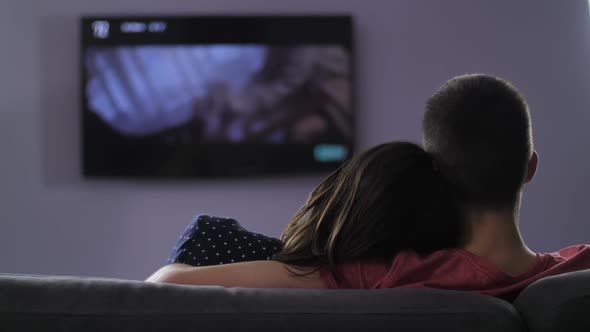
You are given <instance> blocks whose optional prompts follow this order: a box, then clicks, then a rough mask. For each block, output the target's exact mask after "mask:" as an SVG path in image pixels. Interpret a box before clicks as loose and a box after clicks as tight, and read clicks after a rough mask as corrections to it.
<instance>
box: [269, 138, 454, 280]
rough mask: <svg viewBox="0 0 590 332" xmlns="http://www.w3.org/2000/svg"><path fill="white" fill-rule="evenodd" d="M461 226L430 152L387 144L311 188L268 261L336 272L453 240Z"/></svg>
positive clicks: (450, 243)
mask: <svg viewBox="0 0 590 332" xmlns="http://www.w3.org/2000/svg"><path fill="white" fill-rule="evenodd" d="M461 230H462V226H461V222H460V218H459V213H458V210H457V209H456V206H455V203H454V200H453V198H452V194H451V191H450V188H449V187H448V185H447V184H446V183H445V181H444V180H443V179H442V178H441V177H440V175H439V174H438V172H437V170H436V165H435V164H434V161H433V159H432V158H431V157H430V156H429V155H428V153H427V152H425V151H424V150H423V149H422V148H421V147H419V146H418V145H416V144H413V143H407V142H394V143H386V144H381V145H378V146H376V147H374V148H372V149H369V150H368V151H366V152H364V153H362V154H360V155H358V156H355V157H353V158H352V159H350V160H349V161H347V162H346V163H344V164H343V165H342V166H341V167H340V168H338V169H337V170H336V171H335V172H334V173H332V174H331V175H329V176H328V177H327V178H326V179H325V180H324V181H323V182H322V183H321V184H320V185H319V186H318V187H317V188H315V189H314V190H313V191H312V192H311V194H310V195H309V197H308V199H307V201H306V202H305V204H304V205H303V207H302V208H301V209H300V210H299V211H298V212H297V213H296V214H295V216H294V217H293V218H292V219H291V221H290V222H289V224H288V225H287V227H286V229H285V231H284V232H283V234H282V237H281V240H282V242H283V249H282V251H281V252H279V253H278V254H276V255H275V256H273V259H274V260H276V261H280V262H283V263H285V264H288V265H290V266H292V267H294V268H298V267H312V268H314V269H313V271H316V270H317V269H319V268H320V267H323V266H326V267H328V269H329V270H330V271H331V272H332V273H334V274H335V276H336V277H338V276H337V274H336V273H335V271H336V266H337V264H340V263H346V262H351V261H355V260H358V259H366V258H367V259H374V258H385V259H391V258H393V256H394V255H395V254H396V253H397V252H399V251H400V250H403V249H412V250H415V251H417V252H419V253H429V252H432V251H435V250H438V249H441V248H446V247H454V246H457V245H458V244H459V241H460V240H461ZM307 271H309V270H307ZM292 272H293V273H295V274H299V273H297V272H295V271H293V270H292ZM300 274H305V273H300Z"/></svg>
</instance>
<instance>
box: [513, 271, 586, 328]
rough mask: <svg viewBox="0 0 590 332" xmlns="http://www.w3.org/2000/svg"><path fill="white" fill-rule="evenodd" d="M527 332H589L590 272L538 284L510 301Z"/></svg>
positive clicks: (549, 278)
mask: <svg viewBox="0 0 590 332" xmlns="http://www.w3.org/2000/svg"><path fill="white" fill-rule="evenodd" d="M514 306H515V307H516V309H517V310H518V311H519V312H520V314H521V316H522V319H523V320H524V322H525V324H526V325H527V326H528V327H529V330H530V331H531V332H540V331H543V332H549V331H564V332H567V331H584V332H588V331H590V270H585V271H578V272H571V273H565V274H561V275H557V276H551V277H547V278H543V279H541V280H538V281H536V282H534V283H532V284H531V285H529V286H528V287H527V288H526V289H525V290H524V291H523V292H522V293H521V294H520V296H519V297H518V298H517V299H516V301H514Z"/></svg>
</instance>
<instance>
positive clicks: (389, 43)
mask: <svg viewBox="0 0 590 332" xmlns="http://www.w3.org/2000/svg"><path fill="white" fill-rule="evenodd" d="M243 3H244V1H243V0H199V1H180V0H167V1H157V0H141V1H140V0H103V1H79V0H54V1H42V0H37V1H34V0H20V1H17V0H8V1H2V2H1V3H0V40H2V42H3V47H2V52H1V53H0V74H1V76H0V151H2V157H1V159H0V195H1V197H2V201H1V202H2V203H1V204H0V272H14V273H38V274H67V275H95V276H107V277H122V278H136V279H141V278H144V277H146V276H147V275H148V274H149V273H150V272H151V271H153V270H155V269H156V268H158V267H159V266H160V265H161V264H162V263H163V261H164V259H165V256H166V255H167V253H168V250H169V249H170V247H171V245H172V244H173V242H174V241H175V239H176V235H177V234H178V233H179V232H180V231H181V230H182V229H183V228H184V227H185V225H186V224H187V223H188V222H189V221H190V219H191V217H192V216H193V215H194V214H195V213H197V212H207V213H211V214H218V215H222V216H235V217H238V218H239V219H240V220H241V221H242V222H243V223H244V224H245V225H246V226H247V227H249V228H251V229H252V230H256V231H260V232H265V233H268V234H272V235H278V234H279V233H280V232H281V230H282V228H283V226H284V225H285V223H286V222H287V220H288V219H289V217H290V216H291V215H292V214H293V213H294V212H295V211H296V209H297V208H298V207H299V206H300V205H301V204H302V203H303V201H304V199H305V198H306V195H307V193H308V192H309V190H311V189H312V188H313V186H314V185H315V184H316V183H317V182H318V181H319V177H304V178H285V179H280V180H277V179H274V180H240V181H219V182H217V181H201V182H191V183H138V182H132V181H129V182H124V181H104V182H102V181H83V180H81V179H80V177H79V176H78V174H79V167H80V165H79V164H80V163H79V159H80V155H79V150H80V146H79V143H78V130H79V129H78V123H79V115H78V110H79V97H78V90H79V87H78V32H77V30H78V26H77V17H78V16H79V15H81V14H93V13H145V14H159V13H167V14H172V13H199V14H203V13H328V12H340V13H342V12H350V13H352V14H353V15H354V16H355V19H356V31H357V40H358V44H357V50H358V68H357V72H358V97H359V134H358V143H359V146H360V147H362V148H366V147H368V146H371V145H373V144H377V143H380V142H383V141H386V140H391V139H402V138H403V139H410V140H414V141H419V139H420V118H421V113H422V109H423V104H424V101H425V99H426V98H427V97H428V96H429V95H430V94H431V93H432V92H433V91H434V90H435V89H436V88H437V87H438V86H439V85H440V84H442V83H443V82H444V81H445V80H446V79H448V78H450V77H452V76H454V75H456V74H462V73H466V72H486V73H492V74H497V75H500V76H502V77H505V78H507V79H509V80H511V81H512V82H513V83H514V84H516V85H517V86H518V87H520V88H521V89H522V91H523V92H524V93H525V94H526V95H527V97H528V99H529V102H530V105H531V108H532V112H533V124H534V129H535V131H534V133H535V143H536V148H537V150H538V151H539V153H540V156H541V164H540V169H539V174H538V177H537V178H536V180H535V182H534V183H533V184H531V185H530V187H529V188H527V190H526V193H525V198H524V202H523V204H524V206H523V211H522V222H521V224H522V230H523V233H524V236H525V238H526V239H527V240H528V243H529V245H530V246H531V247H532V248H533V249H534V250H537V251H550V250H554V249H556V248H558V247H561V246H565V245H567V244H572V243H580V242H590V239H589V234H590V218H589V217H588V216H587V207H586V205H585V204H588V197H590V175H589V172H588V170H589V169H590V156H589V155H588V151H590V149H589V147H590V131H589V130H588V128H590V111H589V110H590V97H588V92H590V19H589V17H588V16H589V15H588V13H589V12H588V8H587V2H586V1H585V0H577V1H555V0H527V1H513V0H496V1H486V2H484V1H477V2H476V1H472V0H446V1H435V0H430V1H425V0H396V1H390V0H371V1H360V0H358V1H353V0H299V1H288V0H281V1H279V0H251V1H248V2H247V3H248V5H247V6H245V5H244V4H243ZM244 8H247V11H246V10H245V9H244Z"/></svg>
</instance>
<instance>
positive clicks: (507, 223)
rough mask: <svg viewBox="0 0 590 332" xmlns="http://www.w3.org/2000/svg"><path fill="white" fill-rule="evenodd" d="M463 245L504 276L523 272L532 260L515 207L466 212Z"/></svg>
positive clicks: (532, 256) (534, 256)
mask: <svg viewBox="0 0 590 332" xmlns="http://www.w3.org/2000/svg"><path fill="white" fill-rule="evenodd" d="M467 223H468V227H467V228H468V229H467V234H468V236H467V242H466V244H465V245H464V246H463V248H464V249H465V250H467V251H469V252H471V253H472V254H474V255H476V256H479V257H481V258H483V259H485V260H487V261H489V262H490V263H492V264H494V265H496V266H497V267H498V268H499V269H500V270H502V271H504V272H505V273H506V274H508V275H512V276H514V275H518V274H521V273H523V272H526V271H527V270H528V269H529V268H531V267H532V265H533V264H534V263H535V261H536V254H535V253H534V252H532V251H531V250H530V249H529V248H528V247H527V246H526V244H525V243H524V241H523V240H522V237H521V235H520V231H519V229H518V208H515V209H505V210H487V211H471V212H469V213H467Z"/></svg>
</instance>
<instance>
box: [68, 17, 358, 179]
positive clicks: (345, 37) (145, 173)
mask: <svg viewBox="0 0 590 332" xmlns="http://www.w3.org/2000/svg"><path fill="white" fill-rule="evenodd" d="M96 20H108V21H109V22H113V23H115V24H117V23H122V22H124V21H156V20H160V21H166V22H167V23H168V24H170V23H173V24H175V23H183V22H184V23H186V22H189V23H190V24H192V25H195V24H202V25H204V26H205V25H209V26H212V25H213V26H215V28H216V29H219V31H223V30H224V29H225V31H223V33H221V34H216V35H215V38H210V39H209V40H207V39H206V38H207V36H206V35H199V34H195V35H193V36H192V38H193V39H194V40H191V41H187V39H186V38H185V39H181V36H179V35H176V37H175V38H176V39H174V38H170V37H169V36H162V38H161V40H155V39H154V38H153V37H154V36H149V37H147V36H146V37H143V38H142V36H136V39H135V40H133V41H128V40H127V41H125V43H124V45H144V44H158V45H178V44H190V43H195V42H198V43H199V44H207V43H211V44H219V43H231V44H238V43H244V44H247V43H258V44H260V43H265V44H273V45H283V44H286V45H292V44H341V45H342V46H344V47H346V48H347V50H348V51H349V54H350V66H351V85H350V98H351V114H352V132H353V136H352V137H353V138H352V140H351V142H350V143H349V144H348V145H347V146H346V147H347V148H348V149H349V153H348V156H351V155H353V154H354V152H355V151H356V135H357V123H356V122H357V107H356V73H355V68H356V65H355V58H356V56H355V49H354V35H353V31H354V26H353V17H352V16H351V15H349V14H329V15H324V14H322V15H140V16H135V15H91V16H82V17H81V18H80V31H81V33H80V56H79V59H80V64H79V68H80V102H81V107H80V112H81V121H80V137H81V145H80V146H81V171H82V176H83V177H85V178H130V179H137V178H139V179H163V180H174V179H207V178H228V177H229V178H234V177H266V176H289V175H314V174H321V173H325V172H328V171H332V170H334V169H335V168H336V167H337V166H339V165H340V164H342V161H334V162H325V163H319V162H317V161H316V162H309V160H308V161H307V162H302V160H300V159H296V160H295V159H293V157H296V155H295V156H293V155H291V154H289V153H283V155H282V156H280V158H281V159H282V160H283V161H284V162H283V165H282V167H276V166H277V165H270V166H271V167H268V166H266V165H254V166H253V165H249V164H248V165H240V164H239V162H238V163H237V164H236V165H234V166H233V167H231V168H227V169H219V168H218V167H216V166H215V163H216V162H219V161H220V160H206V161H207V162H206V165H202V168H201V169H200V170H198V171H196V170H195V171H192V170H191V171H188V172H187V171H185V172H176V173H175V172H172V173H170V172H166V171H162V170H149V169H143V170H141V169H138V168H137V166H138V165H124V163H123V164H121V163H120V166H121V167H120V168H119V169H117V170H114V169H108V171H106V170H105V169H104V168H103V167H100V166H99V167H97V164H96V162H95V161H92V156H90V154H89V153H90V151H89V149H88V147H89V144H88V142H89V138H90V137H87V134H88V132H87V130H86V129H87V127H86V126H87V124H88V122H89V121H90V119H89V118H90V116H91V115H90V114H89V113H90V112H89V110H88V109H87V104H86V98H85V91H84V89H85V82H86V79H87V78H86V72H85V66H84V57H85V50H86V49H87V48H88V47H89V46H95V45H96V46H115V45H116V43H114V42H113V41H109V40H96V39H93V38H92V34H91V31H90V29H87V27H89V24H90V23H91V22H92V21H96ZM235 24H239V25H241V26H249V27H250V28H249V29H239V30H237V31H236V30H233V29H232V30H231V33H230V30H229V27H232V28H233V27H235ZM268 26H273V27H275V28H274V29H269V28H268ZM294 27H297V28H300V29H295V28H294ZM203 31H205V30H203ZM285 31H286V32H287V33H286V34H285ZM113 33H115V32H114V31H113ZM261 36H262V37H261ZM185 37H186V36H185ZM335 37H340V39H337V38H335ZM197 39H198V40H197ZM98 145H99V146H100V144H98ZM192 147H194V146H192ZM220 147H221V148H223V149H225V151H232V153H236V154H243V155H245V154H248V153H249V151H254V150H256V151H257V152H258V153H262V152H263V151H261V150H264V149H267V151H266V152H265V153H268V154H274V155H276V154H277V153H280V152H281V151H297V149H301V148H302V147H304V146H303V145H300V144H291V145H285V144H283V145H280V147H281V148H280V151H279V150H278V149H277V146H272V145H262V144H256V145H246V144H236V145H232V144H224V145H213V144H202V145H200V146H199V149H200V151H206V152H207V153H209V154H212V153H213V152H214V151H217V149H219V148H220ZM142 148H143V150H144V152H148V151H147V149H145V147H142ZM149 148H150V152H152V153H153V152H154V151H152V149H153V147H149ZM156 152H157V153H156V154H158V155H159V156H164V159H161V158H160V160H158V161H157V162H163V161H165V160H167V157H165V156H169V157H170V156H172V157H173V156H174V155H175V154H176V155H177V154H179V153H184V152H183V150H182V149H179V148H176V150H175V151H164V150H161V151H156ZM140 154H141V153H140ZM212 155H214V154H212ZM144 156H145V153H144ZM169 157H168V158H169ZM277 158H278V157H277ZM291 159H293V160H291ZM184 161H185V162H186V161H187V160H186V159H185V160H184ZM291 161H292V163H291ZM288 165H297V166H292V167H288ZM273 166H274V167H273Z"/></svg>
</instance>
